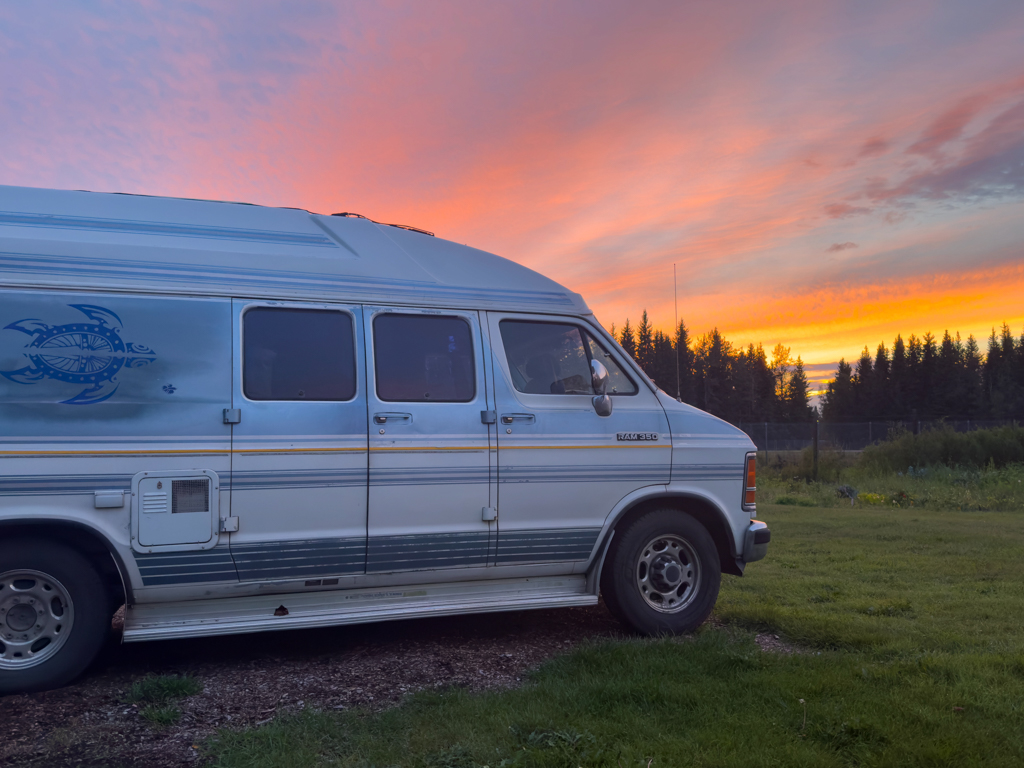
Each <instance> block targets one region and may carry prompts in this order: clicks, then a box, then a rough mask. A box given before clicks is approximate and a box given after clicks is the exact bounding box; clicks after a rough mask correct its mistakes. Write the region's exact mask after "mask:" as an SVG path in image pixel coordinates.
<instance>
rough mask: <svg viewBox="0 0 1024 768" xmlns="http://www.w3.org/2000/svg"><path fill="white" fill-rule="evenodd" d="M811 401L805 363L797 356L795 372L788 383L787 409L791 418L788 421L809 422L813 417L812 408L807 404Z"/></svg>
mask: <svg viewBox="0 0 1024 768" xmlns="http://www.w3.org/2000/svg"><path fill="white" fill-rule="evenodd" d="M809 399H810V395H809V394H808V392H807V375H806V374H805V373H804V361H803V360H802V359H801V358H800V357H799V356H797V358H796V362H795V363H794V364H793V372H792V373H791V374H790V375H789V380H788V381H787V382H786V401H785V407H786V411H787V412H788V416H789V418H788V419H787V421H809V420H810V418H811V415H812V414H811V408H810V406H809V405H808V404H807V401H808V400H809Z"/></svg>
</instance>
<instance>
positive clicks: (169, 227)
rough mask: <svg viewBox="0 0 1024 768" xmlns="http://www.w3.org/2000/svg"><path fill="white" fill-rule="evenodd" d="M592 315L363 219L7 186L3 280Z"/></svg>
mask: <svg viewBox="0 0 1024 768" xmlns="http://www.w3.org/2000/svg"><path fill="white" fill-rule="evenodd" d="M3 286H9V287H14V286H18V287H28V286H38V287H49V288H54V287H63V288H68V289H90V290H116V291H133V292H134V291H141V292H148V293H173V294H188V295H204V296H237V297H252V298H268V299H294V300H302V301H314V302H315V301H354V302H362V303H368V304H384V305H392V304H393V305H420V306H436V307H461V308H476V309H499V308H500V309H504V310H509V309H512V310H516V309H521V310H525V311H539V312H569V313H573V314H588V313H589V312H590V310H589V309H588V308H587V305H586V303H585V302H584V301H583V299H582V297H581V296H580V295H579V294H576V293H573V292H572V291H570V290H568V289H567V288H565V287H563V286H561V285H559V284H558V283H556V282H554V281H553V280H550V279H548V278H546V277H544V276H543V275H541V274H539V273H537V272H534V271H533V270H531V269H527V268H526V267H523V266H521V265H519V264H516V263H515V262H512V261H509V260H508V259H503V258H501V257H500V256H495V255H494V254H492V253H487V252H486V251H480V250H477V249H475V248H469V247H467V246H464V245H459V244H458V243H453V242H450V241H448V240H442V239H441V238H437V237H432V236H430V235H428V234H424V233H421V232H417V231H410V230H407V229H402V228H398V227H394V226H388V225H382V224H377V223H374V222H372V221H370V220H368V219H364V218H352V217H345V216H325V215H320V214H314V213H309V212H308V211H304V210H298V209H293V208H268V207H264V206H258V205H247V204H241V203H221V202H214V201H204V200H185V199H180V198H167V197H146V196H141V195H120V194H106V193H98V192H69V191H62V190H49V189H34V188H30V187H8V186H0V287H3Z"/></svg>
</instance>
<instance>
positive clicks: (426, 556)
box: [363, 307, 494, 572]
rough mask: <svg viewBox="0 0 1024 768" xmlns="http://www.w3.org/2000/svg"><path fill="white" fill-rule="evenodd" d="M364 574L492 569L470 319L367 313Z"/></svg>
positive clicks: (479, 361) (487, 444)
mask: <svg viewBox="0 0 1024 768" xmlns="http://www.w3.org/2000/svg"><path fill="white" fill-rule="evenodd" d="M363 312H364V327H365V334H366V357H367V364H366V365H367V371H368V378H369V379H370V381H371V384H370V386H369V387H368V388H367V397H368V402H369V413H370V441H369V449H370V489H369V510H370V512H369V528H368V536H369V542H368V546H367V571H368V572H390V571H414V570H426V569H431V570H437V569H449V568H472V567H482V566H486V565H487V558H488V549H489V544H492V543H493V535H492V534H493V530H492V529H493V528H494V523H493V522H492V521H489V519H488V518H490V517H492V515H491V514H490V513H489V510H491V509H493V502H492V499H491V491H492V484H491V437H492V434H493V433H492V431H491V430H493V426H492V425H489V424H487V423H485V422H486V421H487V418H486V413H487V411H488V410H490V409H491V408H492V406H490V405H489V395H488V387H487V378H486V376H485V370H486V369H485V365H484V362H485V358H484V355H485V345H484V343H483V339H482V334H481V329H480V318H479V315H478V313H477V312H472V311H454V310H453V311H447V310H445V311H438V310H426V309H423V310H419V309H409V308H405V307H403V308H387V307H364V309H363Z"/></svg>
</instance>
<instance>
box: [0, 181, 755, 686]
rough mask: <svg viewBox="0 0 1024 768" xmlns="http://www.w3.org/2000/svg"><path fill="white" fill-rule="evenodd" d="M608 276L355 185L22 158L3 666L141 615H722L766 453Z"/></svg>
mask: <svg viewBox="0 0 1024 768" xmlns="http://www.w3.org/2000/svg"><path fill="white" fill-rule="evenodd" d="M753 451H754V446H753V444H752V443H751V441H750V440H749V439H748V438H747V436H746V435H745V434H744V433H743V432H741V431H740V430H738V429H736V428H735V427H733V426H731V425H729V424H727V423H725V422H723V421H721V420H719V419H717V418H715V417H713V416H710V415H708V414H707V413H704V412H702V411H700V410H697V409H696V408H692V407H690V406H688V405H684V404H682V403H680V402H677V401H676V400H675V399H673V398H672V397H670V396H668V395H667V394H665V393H664V392H662V391H660V390H659V389H658V388H657V387H656V386H655V385H654V383H653V382H652V381H651V380H650V379H648V378H647V376H645V375H644V373H643V371H642V370H641V369H640V368H639V367H638V366H637V365H636V363H635V362H634V361H633V360H631V359H630V357H629V356H628V355H627V354H625V353H624V351H623V350H622V348H621V347H620V346H619V345H618V344H617V343H616V342H615V339H614V338H612V337H611V336H610V335H609V334H608V333H607V331H605V330H604V328H602V326H601V325H600V323H598V321H597V320H596V318H595V317H594V315H593V313H592V312H591V311H590V309H588V307H587V305H586V303H585V302H584V300H583V298H582V297H580V296H579V295H577V294H576V293H573V292H572V291H570V290H567V289H566V288H564V287H562V286H561V285H559V284H557V283H555V282H553V281H552V280H549V279H547V278H546V277H543V276H542V275H540V274H538V273H536V272H533V271H531V270H529V269H526V268H525V267H522V266H520V265H518V264H516V263H514V262H512V261H508V260H505V259H503V258H500V257H498V256H494V255H492V254H490V253H486V252H483V251H479V250H475V249H473V248H470V247H466V246H463V245H459V244H456V243H453V242H448V241H446V240H442V239H440V238H438V237H434V236H433V235H432V234H431V233H429V232H425V231H422V230H418V229H415V228H412V227H403V226H397V225H388V224H380V223H376V222H374V221H371V220H369V219H367V218H364V217H362V216H357V215H354V214H334V215H318V214H313V213H309V212H307V211H304V210H298V209H292V208H267V207H261V206H254V205H244V204H238V203H223V202H211V201H199V200H185V199H169V198H158V197H145V196H135V195H117V194H98V193H90V192H68V191H54V190H43V189H27V188H14V187H0V693H10V692H15V691H32V690H43V689H47V688H52V687H55V686H60V685H64V684H66V683H68V682H69V681H71V680H72V679H74V678H75V677H76V676H77V675H79V674H80V673H81V672H82V671H83V670H84V669H85V668H86V667H87V666H88V665H89V663H90V662H91V661H92V660H93V658H94V657H95V655H96V654H97V652H98V651H99V649H100V648H101V646H102V645H103V644H104V642H105V641H106V639H107V638H108V637H109V635H110V632H111V616H112V615H113V614H114V613H115V611H116V610H117V609H118V608H119V607H120V606H122V605H123V606H124V630H123V641H124V642H139V641H144V640H157V639H161V640H163V639H173V638H187V637H199V636H208V635H223V634H232V633H245V632H264V631H269V630H284V629H296V628H307V627H322V626H329V625H340V624H354V623H360V622H378V621H385V620H389V619H404V618H410V617H418V616H441V615H450V614H461V613H474V612H486V611H509V610H523V609H529V608H553V607H557V606H584V605H593V604H595V603H597V602H598V598H599V596H603V598H604V602H605V604H606V605H607V607H608V610H610V611H611V612H612V613H613V614H614V615H615V616H617V617H618V618H619V619H621V620H622V621H623V622H625V623H626V624H627V625H629V626H631V627H633V628H634V629H635V630H636V631H638V632H640V633H644V634H654V633H676V632H687V631H690V630H693V629H694V628H695V627H697V626H698V625H700V624H701V622H703V621H704V620H705V619H706V618H707V617H708V615H709V613H710V612H711V609H712V608H713V606H714V604H715V600H716V599H717V595H718V590H719V586H720V583H721V574H723V573H727V574H734V575H741V574H742V573H743V569H744V566H745V564H747V563H750V562H753V561H755V560H758V559H760V558H762V557H764V556H765V554H766V551H767V547H768V542H769V539H770V533H769V530H768V527H767V526H766V525H765V524H764V523H762V522H759V521H757V520H755V519H754V512H755V504H754V501H755V498H754V497H755V479H754V478H755V460H754V459H755V454H754V453H753Z"/></svg>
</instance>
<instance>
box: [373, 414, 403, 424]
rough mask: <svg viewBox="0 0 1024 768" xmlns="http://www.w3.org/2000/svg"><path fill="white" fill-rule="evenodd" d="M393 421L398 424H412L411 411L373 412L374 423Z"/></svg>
mask: <svg viewBox="0 0 1024 768" xmlns="http://www.w3.org/2000/svg"><path fill="white" fill-rule="evenodd" d="M392 422H395V423H398V424H410V423H411V422H412V414H411V413H375V414H373V423H374V424H390V423H392Z"/></svg>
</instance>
